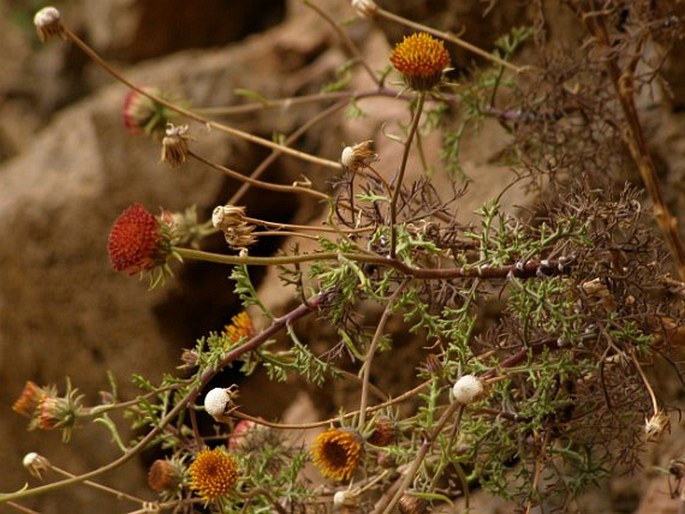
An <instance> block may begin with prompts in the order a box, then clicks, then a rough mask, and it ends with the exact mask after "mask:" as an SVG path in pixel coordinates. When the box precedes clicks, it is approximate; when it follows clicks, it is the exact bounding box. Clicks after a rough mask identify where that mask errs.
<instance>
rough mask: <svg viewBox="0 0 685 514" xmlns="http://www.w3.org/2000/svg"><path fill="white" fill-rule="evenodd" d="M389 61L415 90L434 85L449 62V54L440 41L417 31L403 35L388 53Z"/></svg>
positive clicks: (429, 87)
mask: <svg viewBox="0 0 685 514" xmlns="http://www.w3.org/2000/svg"><path fill="white" fill-rule="evenodd" d="M390 62H392V65H393V66H394V67H395V69H396V70H397V71H399V72H400V73H401V74H402V77H404V81H405V82H406V84H407V85H408V86H409V87H411V88H412V89H416V90H417V91H426V90H429V89H432V88H433V87H435V86H436V85H437V84H438V83H439V82H440V79H441V78H442V72H443V70H444V69H445V68H447V66H449V64H450V54H449V52H448V51H447V49H446V48H445V45H444V44H443V42H442V41H440V40H437V39H435V38H434V37H433V36H431V35H430V34H427V33H425V32H418V33H416V34H412V35H411V36H405V37H404V39H403V40H402V42H401V43H398V44H397V45H396V46H395V48H394V49H393V51H392V53H391V54H390Z"/></svg>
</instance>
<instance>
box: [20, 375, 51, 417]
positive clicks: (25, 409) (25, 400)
mask: <svg viewBox="0 0 685 514" xmlns="http://www.w3.org/2000/svg"><path fill="white" fill-rule="evenodd" d="M46 396H48V391H46V390H45V389H43V388H41V387H38V386H37V385H36V384H35V383H34V382H31V381H30V380H29V381H28V382H26V384H25V385H24V389H23V390H22V391H21V394H20V395H19V398H17V401H15V402H14V404H13V405H12V410H13V411H14V412H16V413H17V414H21V415H22V416H25V417H27V418H33V417H34V415H36V414H37V412H38V408H39V407H40V403H41V401H43V398H45V397H46Z"/></svg>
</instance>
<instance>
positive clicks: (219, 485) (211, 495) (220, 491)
mask: <svg viewBox="0 0 685 514" xmlns="http://www.w3.org/2000/svg"><path fill="white" fill-rule="evenodd" d="M188 474H189V475H190V479H191V480H190V488H191V489H192V490H194V491H196V492H197V493H198V494H199V495H200V496H202V498H204V499H205V500H213V499H215V498H218V497H219V496H223V495H225V494H228V493H229V492H230V491H231V489H233V487H234V486H235V484H236V482H237V481H238V463H237V462H236V460H235V459H234V458H233V457H232V456H230V455H229V454H228V453H226V452H224V451H223V450H221V449H220V448H215V449H213V450H202V451H201V452H200V453H198V454H197V457H195V460H194V461H193V463H192V464H191V465H190V468H188Z"/></svg>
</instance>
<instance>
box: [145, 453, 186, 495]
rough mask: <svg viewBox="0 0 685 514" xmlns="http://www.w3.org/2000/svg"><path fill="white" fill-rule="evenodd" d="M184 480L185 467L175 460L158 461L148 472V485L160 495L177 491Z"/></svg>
mask: <svg viewBox="0 0 685 514" xmlns="http://www.w3.org/2000/svg"><path fill="white" fill-rule="evenodd" d="M182 479H183V466H182V465H181V463H180V462H178V461H176V460H175V459H171V460H170V459H157V460H156V461H154V462H153V463H152V465H151V466H150V469H149V470H148V472H147V484H148V485H149V486H150V489H152V490H153V491H157V492H158V493H161V492H170V491H174V490H176V489H177V488H178V486H179V485H181V482H182Z"/></svg>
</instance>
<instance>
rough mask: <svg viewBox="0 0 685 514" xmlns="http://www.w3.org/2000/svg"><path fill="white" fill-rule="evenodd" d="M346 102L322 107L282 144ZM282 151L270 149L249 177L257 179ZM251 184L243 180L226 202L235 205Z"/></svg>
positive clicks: (289, 143) (291, 141)
mask: <svg viewBox="0 0 685 514" xmlns="http://www.w3.org/2000/svg"><path fill="white" fill-rule="evenodd" d="M346 104H347V102H346V101H340V102H337V103H335V104H333V105H331V106H330V107H328V108H327V109H324V110H323V111H321V112H320V113H318V114H317V115H316V116H314V117H313V118H311V119H309V120H308V121H307V122H306V123H304V124H303V125H302V126H300V127H298V128H297V130H295V132H293V133H292V134H291V135H289V136H288V137H287V139H286V140H285V141H284V143H283V144H284V145H286V146H290V145H291V144H293V143H294V142H295V141H297V139H298V138H299V137H300V136H302V135H303V134H304V133H305V132H307V131H308V130H309V129H310V128H311V127H313V126H314V125H316V124H317V123H319V122H320V121H322V120H325V119H328V118H329V117H330V116H332V115H333V114H334V113H335V112H336V111H338V110H340V109H342V108H343V107H344V106H345V105H346ZM281 154H282V152H281V151H280V150H272V151H271V154H270V155H269V156H268V157H267V158H266V159H264V160H263V161H262V162H261V163H260V164H259V166H257V167H256V168H255V169H254V171H253V172H252V173H250V175H249V178H251V179H257V178H259V177H260V176H261V175H262V173H264V171H266V170H267V169H268V167H269V166H270V165H271V163H273V162H274V161H275V160H276V159H277V158H278V157H279V156H280V155H281ZM250 186H251V184H250V183H249V182H243V183H242V184H241V186H240V187H239V188H238V190H237V191H236V192H235V193H234V194H233V196H232V197H231V199H230V200H229V201H228V202H227V203H228V204H230V205H235V204H236V203H238V202H239V201H240V199H241V198H242V197H243V196H244V195H245V193H247V191H248V190H249V189H250Z"/></svg>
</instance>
